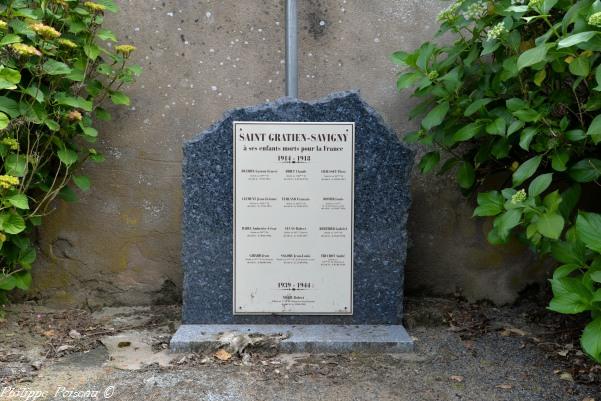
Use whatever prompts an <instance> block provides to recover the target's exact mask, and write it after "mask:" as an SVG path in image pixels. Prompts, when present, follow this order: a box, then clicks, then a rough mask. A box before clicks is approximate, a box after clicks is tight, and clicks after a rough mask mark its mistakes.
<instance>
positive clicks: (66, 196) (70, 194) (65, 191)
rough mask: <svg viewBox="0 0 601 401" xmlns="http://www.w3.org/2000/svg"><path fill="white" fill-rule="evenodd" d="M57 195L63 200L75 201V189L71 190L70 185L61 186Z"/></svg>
mask: <svg viewBox="0 0 601 401" xmlns="http://www.w3.org/2000/svg"><path fill="white" fill-rule="evenodd" d="M58 195H59V196H60V197H61V199H62V200H64V201H65V202H75V201H77V195H76V194H75V191H73V190H72V189H71V188H70V187H67V186H65V187H62V188H61V190H60V191H59V193H58Z"/></svg>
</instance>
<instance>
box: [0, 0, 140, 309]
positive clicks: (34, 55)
mask: <svg viewBox="0 0 601 401" xmlns="http://www.w3.org/2000/svg"><path fill="white" fill-rule="evenodd" d="M105 11H111V12H116V11H117V7H116V6H115V4H114V2H113V1H112V0H97V2H89V1H86V2H80V1H78V0H8V1H3V2H2V4H0V158H1V159H2V172H0V303H2V302H4V301H6V296H7V294H8V292H9V291H11V290H13V289H14V288H20V289H23V290H25V289H27V288H29V286H30V284H31V274H30V270H31V265H32V263H33V262H34V260H35V258H36V251H35V248H34V246H33V244H32V240H31V236H32V233H33V231H34V227H35V226H37V225H39V224H41V222H42V217H43V216H44V215H46V214H48V213H49V212H50V209H51V204H52V201H53V200H54V199H55V198H56V197H57V196H59V197H61V198H62V199H64V200H66V201H73V200H75V197H76V195H75V192H74V191H73V186H75V187H78V188H79V189H80V190H82V191H87V190H88V189H89V187H90V180H89V178H88V177H86V176H84V175H76V173H77V170H78V169H79V167H80V166H81V165H82V164H83V163H85V162H86V160H88V159H90V160H92V161H95V162H100V161H102V160H103V157H102V155H101V154H100V153H99V152H97V151H96V150H95V149H94V148H93V147H92V146H91V145H90V144H89V143H93V142H95V141H96V139H97V136H98V132H97V131H96V129H94V127H93V126H92V121H93V119H94V118H96V119H98V120H108V119H110V114H109V113H108V112H107V110H105V109H103V108H102V107H100V104H101V103H102V102H103V101H104V100H106V99H110V100H111V101H112V103H114V104H119V105H127V104H129V98H128V97H127V96H126V95H125V94H124V93H123V92H121V91H120V90H119V89H120V87H121V86H122V85H123V84H124V83H130V82H132V81H133V79H134V77H135V76H136V75H138V74H139V73H140V67H138V66H126V62H127V58H128V56H129V54H130V53H131V52H132V51H133V50H134V48H133V46H130V45H120V46H108V45H107V46H102V45H101V43H100V42H106V43H111V42H116V41H117V39H116V37H115V35H114V34H113V33H112V32H111V31H110V30H108V29H101V26H102V23H103V20H104V13H105ZM0 313H1V312H0Z"/></svg>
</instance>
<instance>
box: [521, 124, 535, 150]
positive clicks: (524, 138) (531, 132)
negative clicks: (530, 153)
mask: <svg viewBox="0 0 601 401" xmlns="http://www.w3.org/2000/svg"><path fill="white" fill-rule="evenodd" d="M537 132H538V131H537V129H536V128H533V127H528V128H524V130H523V131H522V132H521V134H520V148H522V149H524V150H528V149H529V148H530V142H532V139H533V138H534V136H535V135H536V134H537Z"/></svg>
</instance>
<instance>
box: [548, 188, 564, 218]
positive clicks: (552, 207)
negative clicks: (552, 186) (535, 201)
mask: <svg viewBox="0 0 601 401" xmlns="http://www.w3.org/2000/svg"><path fill="white" fill-rule="evenodd" d="M562 201H563V199H562V198H561V195H560V194H559V190H555V191H553V192H551V193H550V194H547V195H546V196H545V197H544V199H543V205H544V206H545V207H546V208H547V213H553V212H555V211H556V210H557V209H559V205H561V202H562Z"/></svg>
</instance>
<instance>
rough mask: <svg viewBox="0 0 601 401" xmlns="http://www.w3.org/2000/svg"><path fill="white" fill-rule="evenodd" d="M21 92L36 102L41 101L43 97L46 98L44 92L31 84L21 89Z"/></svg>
mask: <svg viewBox="0 0 601 401" xmlns="http://www.w3.org/2000/svg"><path fill="white" fill-rule="evenodd" d="M23 93H24V94H26V95H29V96H31V97H32V98H34V99H35V100H36V101H37V102H38V103H43V102H44V99H45V98H46V97H45V96H44V92H43V91H42V90H41V89H40V88H38V87H37V86H35V85H33V84H31V85H29V86H28V87H27V88H25V89H23Z"/></svg>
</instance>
